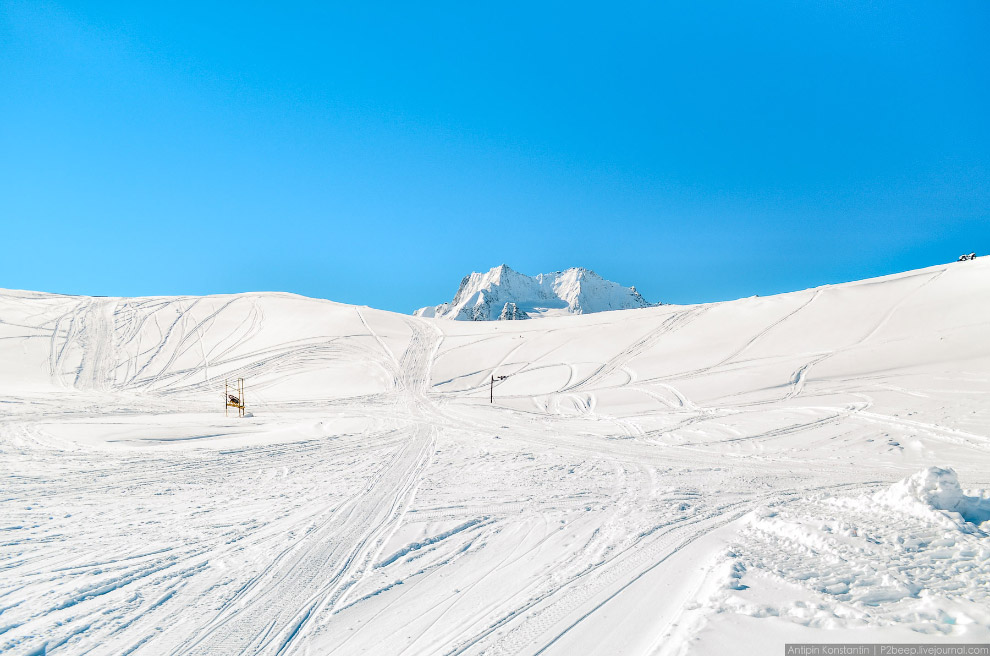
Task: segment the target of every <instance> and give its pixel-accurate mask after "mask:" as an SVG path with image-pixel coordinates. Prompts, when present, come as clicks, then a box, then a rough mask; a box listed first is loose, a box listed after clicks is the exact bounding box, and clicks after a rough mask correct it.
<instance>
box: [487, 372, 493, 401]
mask: <svg viewBox="0 0 990 656" xmlns="http://www.w3.org/2000/svg"><path fill="white" fill-rule="evenodd" d="M491 397H492V398H491V399H490V400H489V401H488V402H489V403H495V376H494V375H493V376H492V387H491Z"/></svg>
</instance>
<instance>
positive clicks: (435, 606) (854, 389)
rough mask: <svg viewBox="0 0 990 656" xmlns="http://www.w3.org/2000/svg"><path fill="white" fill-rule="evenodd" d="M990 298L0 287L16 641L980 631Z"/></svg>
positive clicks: (511, 648)
mask: <svg viewBox="0 0 990 656" xmlns="http://www.w3.org/2000/svg"><path fill="white" fill-rule="evenodd" d="M988 301H990V264H988V262H987V261H986V260H985V259H978V260H975V261H973V262H964V263H958V264H951V265H945V266H940V267H932V268H930V269H924V270H920V271H913V272H908V273H905V274H900V275H897V276H889V277H887V278H882V279H876V280H871V281H864V282H859V283H850V284H847V285H837V286H830V287H823V288H819V289H816V290H808V291H804V292H796V293H793V294H784V295H780V296H775V297H768V298H751V299H741V300H739V301H734V302H730V303H722V304H707V305H701V306H687V307H676V306H662V307H656V308H644V309H640V310H630V311H624V312H607V313H601V314H587V315H582V316H570V317H545V318H542V319H540V320H538V321H521V322H492V323H487V322H482V323H475V322H452V321H443V320H429V319H421V318H417V317H404V316H401V315H395V314H392V313H387V312H380V311H376V310H372V309H369V308H363V307H362V308H358V307H354V306H346V305H341V304H337V303H331V302H328V301H318V300H313V299H305V298H301V297H296V296H292V295H289V294H245V295H236V296H218V297H203V298H147V299H104V298H80V297H63V296H55V295H47V294H37V293H31V292H4V293H2V294H0V362H2V363H3V366H2V367H0V482H2V483H0V485H2V487H0V571H2V572H3V575H2V576H0V651H2V652H3V653H11V654H32V653H52V654H83V653H89V654H127V653H135V654H144V653H147V654H174V655H179V654H307V653H309V654H323V653H334V654H359V653H374V654H406V655H409V654H537V653H539V654H570V653H590V654H593V653H600V654H614V653H623V654H640V653H642V654H666V653H706V652H711V653H717V652H718V650H719V649H722V648H724V647H725V646H726V645H728V644H732V645H734V647H735V648H736V649H737V651H738V649H740V648H742V649H743V652H744V653H746V652H748V653H754V654H756V653H766V652H767V650H774V651H776V650H778V649H779V647H780V645H781V644H782V643H783V642H784V641H785V640H786V641H790V642H801V641H841V640H844V639H847V638H849V637H850V636H852V639H853V640H855V641H859V642H881V641H888V640H902V641H912V640H913V641H918V640H927V639H929V638H931V639H954V640H968V641H980V640H986V639H987V636H988V632H990V617H988V614H987V612H986V610H985V609H986V608H988V607H990V603H988V600H987V598H986V594H987V592H986V591H987V590H988V589H990V587H988V585H987V584H988V583H990V582H988V580H987V577H988V576H990V572H988V568H990V546H988V544H990V543H988V539H990V538H988V537H987V528H988V527H987V525H986V524H985V522H986V521H987V519H988V518H987V516H986V515H987V503H988V502H987V500H986V493H985V492H978V490H981V489H987V488H990V439H988V435H990V403H988V397H990V340H987V339H986V336H987V334H988V332H987V330H988V325H990V302H988ZM493 375H495V376H500V375H508V378H506V379H505V380H504V381H500V382H499V383H497V384H496V386H495V395H496V403H495V404H489V402H488V395H489V384H490V379H491V376H493ZM237 376H243V377H245V378H246V379H247V381H248V388H247V393H246V397H247V402H248V409H249V410H250V411H251V413H252V416H250V417H248V418H246V419H236V418H225V417H224V416H223V415H222V405H220V395H221V392H222V389H223V381H224V379H226V378H233V377H237ZM899 481H900V482H899ZM960 481H962V484H964V485H965V486H966V487H967V488H972V489H971V490H970V491H966V492H964V491H963V489H962V488H961V487H960V483H959V482H960ZM745 647H748V649H745Z"/></svg>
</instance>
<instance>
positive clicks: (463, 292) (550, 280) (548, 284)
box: [414, 264, 650, 321]
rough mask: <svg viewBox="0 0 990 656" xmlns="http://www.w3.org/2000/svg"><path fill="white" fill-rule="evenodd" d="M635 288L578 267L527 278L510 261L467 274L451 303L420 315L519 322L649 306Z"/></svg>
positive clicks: (463, 319) (419, 313)
mask: <svg viewBox="0 0 990 656" xmlns="http://www.w3.org/2000/svg"><path fill="white" fill-rule="evenodd" d="M649 306H650V304H649V303H647V302H646V300H645V299H644V298H643V297H642V296H640V294H639V292H637V291H636V288H635V287H623V286H622V285H620V284H618V283H615V282H612V281H610V280H605V279H604V278H602V277H601V276H599V275H598V274H597V273H595V272H594V271H589V270H588V269H580V268H573V269H568V270H566V271H556V272H554V273H541V274H539V275H536V276H527V275H525V274H522V273H519V272H518V271H513V270H512V269H510V268H509V267H507V266H506V265H504V264H503V265H501V266H497V267H495V268H494V269H492V270H491V271H489V272H487V273H472V274H471V275H469V276H465V277H464V279H463V280H462V281H461V286H460V287H459V288H458V289H457V293H456V294H455V295H454V300H453V301H451V302H450V303H443V304H442V305H437V306H434V307H425V308H420V309H419V310H416V312H414V314H415V316H418V317H424V318H439V319H459V320H462V321H494V320H502V321H505V320H519V319H533V318H539V317H549V316H560V315H564V314H589V313H591V312H605V311H607V310H628V309H632V308H643V307H649Z"/></svg>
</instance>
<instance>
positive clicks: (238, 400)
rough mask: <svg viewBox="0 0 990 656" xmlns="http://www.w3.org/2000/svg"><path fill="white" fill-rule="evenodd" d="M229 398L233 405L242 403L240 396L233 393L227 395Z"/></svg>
mask: <svg viewBox="0 0 990 656" xmlns="http://www.w3.org/2000/svg"><path fill="white" fill-rule="evenodd" d="M227 399H229V400H230V402H231V403H232V404H233V405H240V404H241V400H240V399H239V398H237V397H236V396H234V395H233V394H228V395H227Z"/></svg>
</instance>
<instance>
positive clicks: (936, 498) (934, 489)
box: [873, 467, 990, 532]
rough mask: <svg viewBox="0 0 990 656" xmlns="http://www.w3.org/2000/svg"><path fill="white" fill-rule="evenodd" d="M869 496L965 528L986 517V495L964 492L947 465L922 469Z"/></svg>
mask: <svg viewBox="0 0 990 656" xmlns="http://www.w3.org/2000/svg"><path fill="white" fill-rule="evenodd" d="M873 500H874V501H876V502H877V503H879V504H881V505H884V506H887V507H888V508H893V509H896V510H898V511H900V512H903V513H905V514H908V515H913V516H915V517H918V518H920V519H930V520H932V521H934V522H936V523H939V524H943V525H952V526H956V527H958V528H959V529H961V530H963V531H967V532H969V531H973V530H974V529H975V528H976V527H979V526H980V525H982V524H984V523H985V522H987V521H988V520H990V499H988V498H985V497H983V496H982V495H981V496H967V495H966V494H964V493H963V490H962V488H961V487H960V486H959V478H958V476H957V475H956V472H955V470H953V469H952V468H949V467H945V468H942V467H928V468H927V469H923V470H921V471H919V472H918V473H916V474H913V475H912V476H909V477H907V478H905V479H904V480H902V481H898V482H897V483H894V484H893V485H891V486H890V487H889V488H888V489H886V490H883V491H881V492H878V493H877V494H875V495H874V496H873ZM946 520H947V521H946ZM986 528H987V529H990V527H986Z"/></svg>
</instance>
